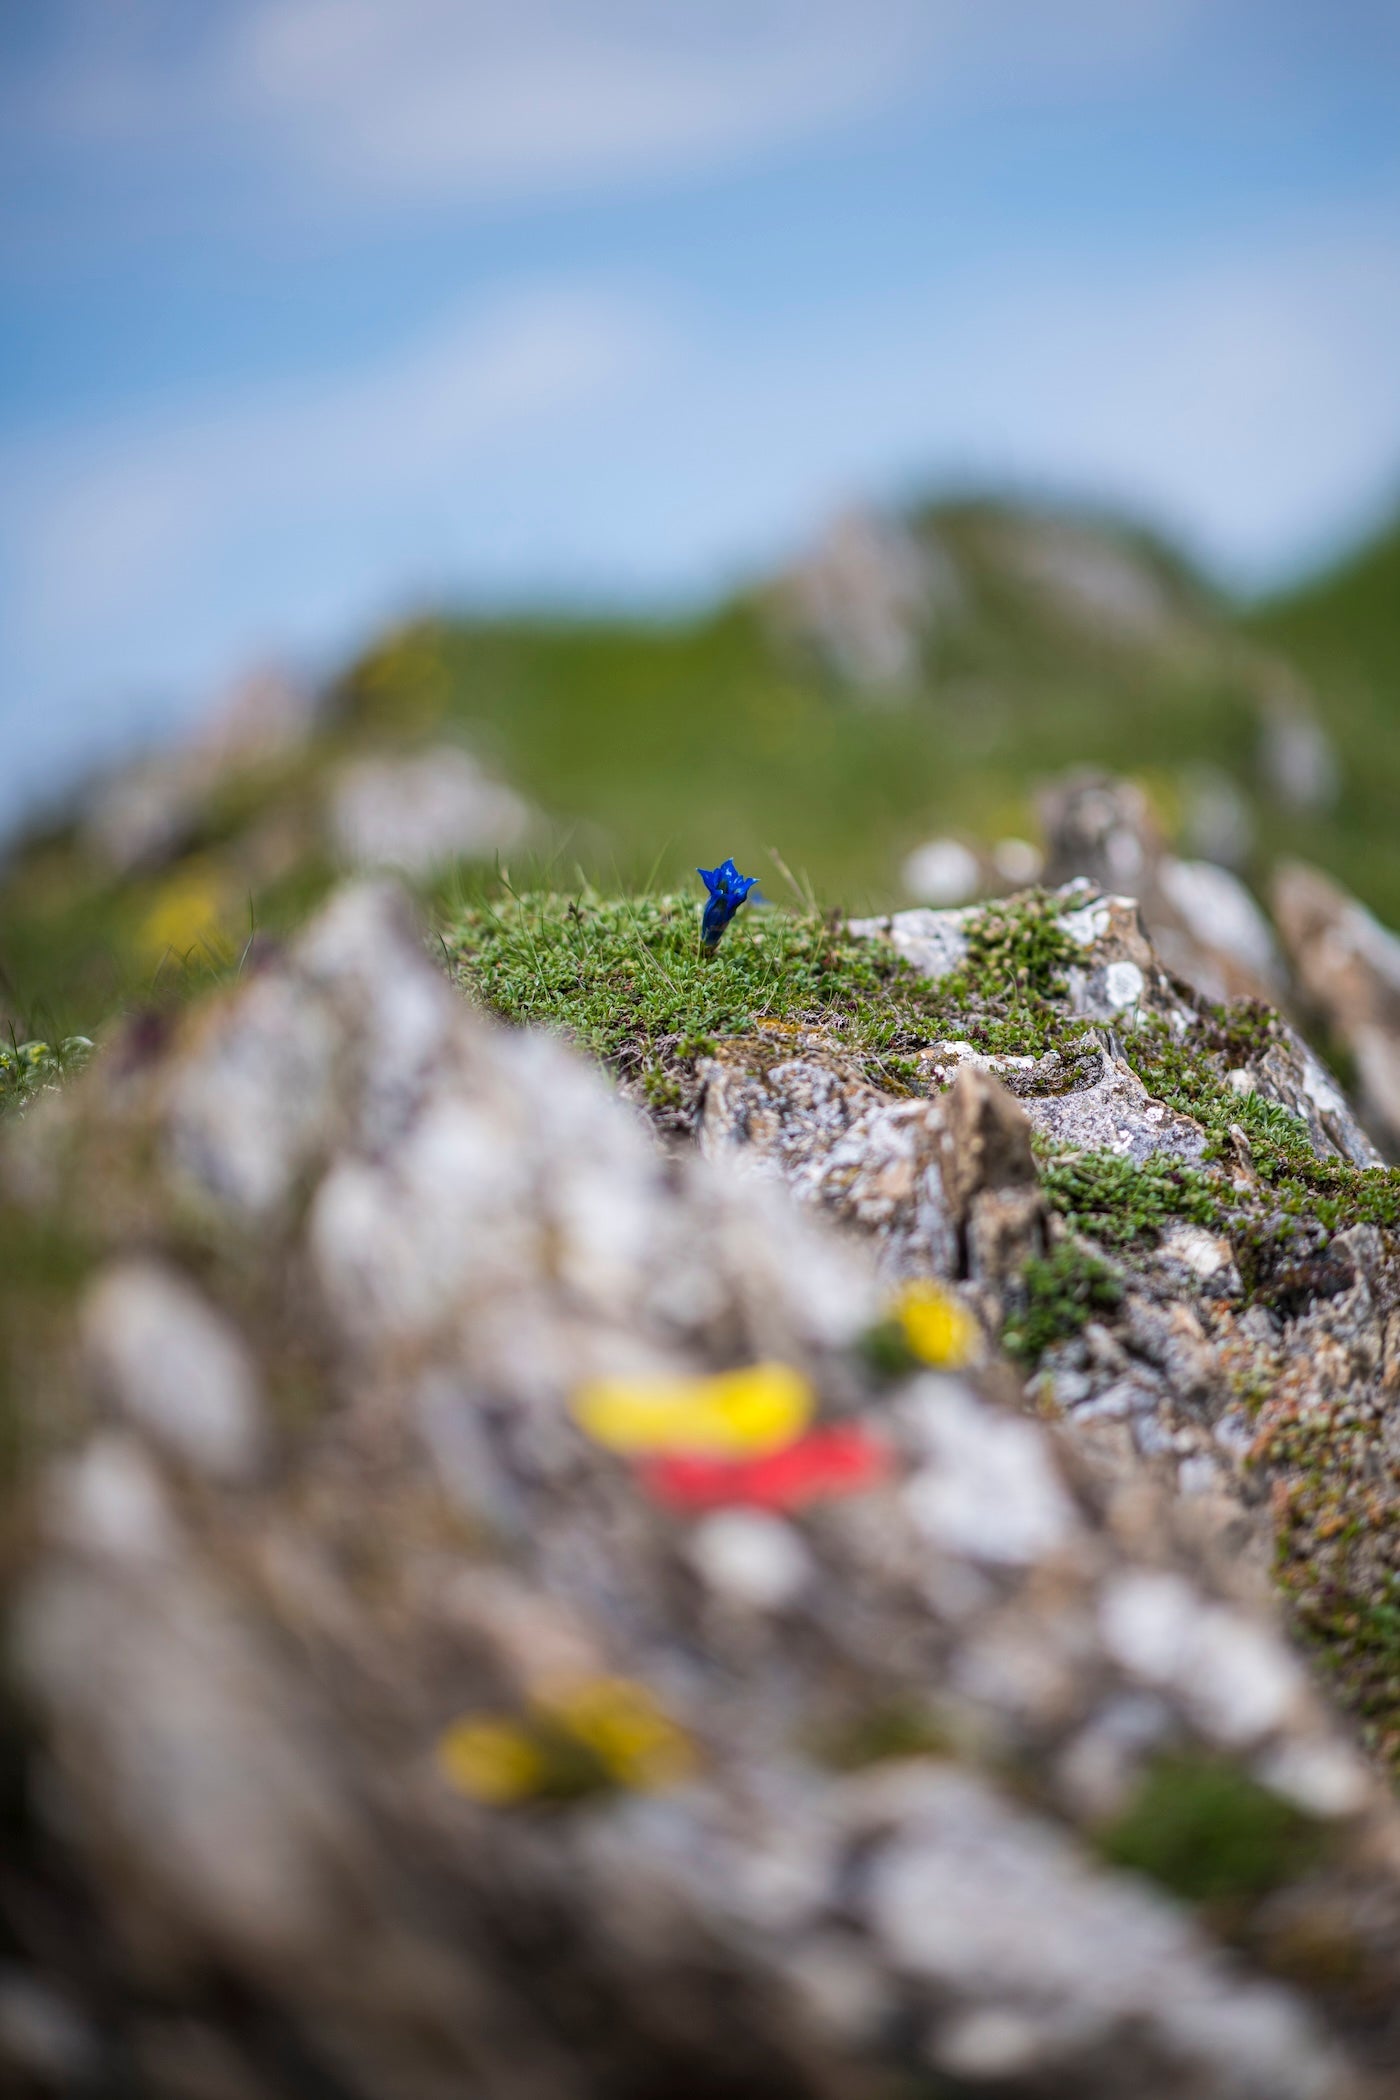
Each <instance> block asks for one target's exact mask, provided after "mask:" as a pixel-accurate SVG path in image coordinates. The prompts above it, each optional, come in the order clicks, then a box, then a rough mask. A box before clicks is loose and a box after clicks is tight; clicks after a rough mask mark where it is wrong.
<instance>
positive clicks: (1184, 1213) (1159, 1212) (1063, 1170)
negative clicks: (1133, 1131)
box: [1040, 1152, 1221, 1247]
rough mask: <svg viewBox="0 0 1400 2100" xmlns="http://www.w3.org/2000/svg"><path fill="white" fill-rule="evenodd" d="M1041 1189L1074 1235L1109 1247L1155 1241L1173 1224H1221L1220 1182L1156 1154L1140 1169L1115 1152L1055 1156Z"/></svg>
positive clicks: (1047, 1166) (1043, 1169)
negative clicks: (1182, 1220) (1188, 1221)
mask: <svg viewBox="0 0 1400 2100" xmlns="http://www.w3.org/2000/svg"><path fill="white" fill-rule="evenodd" d="M1040 1178H1041V1186H1042V1187H1043V1189H1044V1191H1045V1198H1046V1201H1047V1202H1048V1203H1049V1205H1050V1207H1051V1209H1052V1210H1056V1211H1058V1212H1059V1214H1060V1216H1061V1217H1062V1218H1063V1219H1064V1221H1065V1223H1066V1224H1067V1225H1068V1226H1069V1227H1070V1229H1071V1230H1072V1231H1074V1232H1082V1233H1087V1234H1088V1235H1089V1237H1090V1238H1091V1239H1095V1240H1098V1241H1099V1242H1100V1244H1101V1245H1103V1246H1105V1247H1128V1246H1131V1245H1132V1243H1133V1242H1134V1241H1135V1240H1141V1239H1155V1238H1156V1237H1157V1235H1158V1233H1160V1231H1161V1230H1162V1227H1163V1226H1164V1225H1165V1224H1167V1223H1168V1221H1169V1220H1170V1219H1172V1218H1189V1219H1191V1220H1192V1221H1193V1222H1194V1223H1196V1224H1198V1225H1215V1224H1218V1222H1219V1219H1220V1212H1221V1198H1220V1191H1219V1188H1218V1187H1217V1186H1216V1183H1217V1181H1218V1179H1219V1177H1218V1176H1213V1175H1211V1174H1208V1173H1204V1172H1202V1171H1201V1169H1199V1168H1197V1167H1192V1166H1189V1165H1187V1164H1186V1163H1185V1162H1184V1161H1182V1160H1179V1159H1175V1158H1173V1157H1172V1155H1171V1154H1169V1153H1155V1154H1153V1156H1152V1157H1151V1158H1149V1159H1145V1160H1143V1161H1142V1162H1141V1163H1138V1162H1137V1161H1135V1160H1131V1159H1125V1158H1124V1157H1122V1156H1121V1155H1120V1154H1119V1153H1116V1152H1062V1153H1053V1154H1051V1155H1050V1156H1049V1157H1048V1158H1047V1159H1046V1160H1045V1161H1044V1163H1043V1164H1042V1167H1041V1177H1040Z"/></svg>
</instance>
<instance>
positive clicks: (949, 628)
mask: <svg viewBox="0 0 1400 2100" xmlns="http://www.w3.org/2000/svg"><path fill="white" fill-rule="evenodd" d="M1398 623H1400V532H1391V533H1390V534H1388V535H1387V536H1386V537H1385V538H1384V539H1383V540H1381V541H1378V542H1377V543H1376V544H1375V546H1373V547H1372V548H1370V549H1369V550H1367V551H1366V553H1365V554H1363V555H1362V556H1359V557H1357V558H1356V559H1355V560H1354V561H1352V562H1351V563H1349V564H1347V565H1346V566H1345V567H1343V568H1341V569H1339V570H1337V571H1336V572H1335V573H1334V574H1332V575H1330V576H1327V577H1324V578H1322V579H1320V580H1319V581H1318V582H1317V583H1316V584H1315V585H1313V586H1310V587H1309V588H1308V589H1306V590H1303V591H1301V592H1299V593H1297V594H1296V595H1294V596H1293V597H1291V598H1289V599H1286V600H1281V601H1278V602H1276V603H1273V604H1270V605H1267V606H1264V607H1262V608H1259V609H1257V610H1254V611H1251V612H1250V613H1249V614H1248V615H1243V614H1241V613H1240V612H1239V611H1238V610H1237V609H1236V608H1233V607H1231V606H1230V605H1228V604H1227V603H1226V602H1225V601H1224V600H1223V599H1222V598H1221V597H1220V596H1219V594H1218V593H1216V592H1214V591H1213V590H1212V589H1211V587H1210V586H1209V584H1208V583H1207V582H1206V581H1204V580H1203V579H1202V578H1200V577H1199V576H1198V575H1196V574H1195V573H1193V572H1192V570H1191V569H1190V567H1189V565H1188V564H1186V563H1185V562H1184V561H1182V560H1181V558H1180V557H1179V556H1177V555H1176V554H1175V553H1174V552H1173V551H1172V550H1171V549H1170V548H1168V547H1166V546H1163V545H1162V544H1161V543H1160V542H1158V541H1155V540H1153V539H1152V538H1151V537H1149V536H1147V535H1144V534H1142V533H1139V532H1135V531H1133V530H1131V529H1129V528H1127V527H1125V526H1124V525H1122V524H1120V523H1118V522H1115V521H1114V520H1111V519H1104V518H1101V517H1096V516H1092V515H1077V516H1071V515H1066V514H1053V513H1049V512H1043V511H1034V510H1029V509H1026V508H1018V507H1015V506H1011V505H1006V504H1000V503H995V502H989V501H983V502H962V503H957V504H944V505H939V506H934V507H930V508H927V509H925V510H923V511H920V512H916V513H914V514H913V515H912V516H911V517H910V518H908V519H907V520H905V521H903V522H895V523H893V524H889V523H887V524H885V525H883V526H880V527H878V528H874V527H872V526H871V525H869V524H868V523H867V524H864V525H862V524H860V523H859V522H858V521H857V522H856V523H855V524H853V525H852V524H848V525H847V526H846V527H845V528H843V531H842V532H838V533H837V534H836V535H835V536H834V538H828V540H827V541H826V542H824V543H823V544H822V545H821V546H820V547H819V548H818V549H817V550H816V552H815V553H814V554H813V555H812V557H811V558H809V559H808V560H806V561H805V562H803V563H802V564H799V565H798V566H797V567H796V568H795V570H794V571H793V572H791V573H790V574H789V575H787V576H785V577H782V578H779V579H776V580H775V581H773V582H771V583H769V584H767V585H764V586H763V587H761V588H756V589H754V590H752V591H750V592H748V593H746V594H741V595H739V596H737V597H735V598H733V599H732V600H730V601H728V602H727V603H725V604H723V605H721V606H719V607H717V608H715V609H714V610H713V611H712V612H710V613H708V614H705V615H702V616H697V617H693V618H690V619H686V620H676V621H673V622H662V621H645V620H636V619H633V620H625V619H620V618H613V619H595V620H587V621H581V620H560V619H552V620H551V619H539V620H534V621H526V620H523V619H485V618H480V617H466V616H463V617H437V618H433V619H425V620H422V621H420V622H417V623H415V624H413V625H410V626H407V627H404V628H401V629H400V630H398V631H396V632H394V633H392V634H388V635H386V636H385V637H383V639H382V640H381V641H380V642H379V643H378V644H376V645H375V646H374V647H373V648H371V649H370V650H369V651H368V652H367V653H366V654H365V655H364V656H363V657H362V658H361V659H360V660H359V661H358V662H356V663H354V664H352V665H350V666H349V667H347V669H346V671H345V672H344V674H343V676H342V677H341V678H340V679H339V681H338V682H337V683H336V685H335V686H334V688H333V689H332V690H331V691H330V692H329V693H328V694H327V695H326V696H325V700H324V703H323V705H322V707H321V709H320V712H319V714H318V715H317V717H316V719H315V721H314V723H313V725H312V727H311V729H310V732H309V734H307V735H303V736H302V737H301V739H300V740H299V741H297V742H295V743H294V745H293V746H292V747H290V748H288V749H285V750H283V751H281V752H280V753H278V754H276V755H274V756H273V757H272V758H270V759H269V758H266V757H263V758H261V759H259V760H258V761H257V762H256V763H252V764H246V763H245V764H242V765H241V766H239V767H231V768H229V769H228V770H227V771H226V772H225V773H222V774H220V775H219V776H218V777H216V778H214V779H213V780H212V781H211V782H205V784H204V785H203V786H202V787H201V788H200V790H199V793H198V795H196V796H195V797H193V798H191V796H190V795H189V793H188V791H187V789H186V790H182V793H183V796H184V799H183V802H182V803H181V805H180V821H179V823H178V824H176V825H175V826H173V827H172V829H171V831H170V836H169V837H168V839H165V840H164V841H163V842H162V843H159V844H158V846H157V848H156V849H154V850H151V851H148V852H146V853H145V854H144V855H143V856H141V857H139V858H138V859H136V860H135V861H130V862H128V863H126V864H124V865H123V864H114V863H113V862H112V861H111V860H110V859H107V860H104V858H103V856H102V854H101V853H100V852H98V851H96V850H95V849H94V844H93V833H92V826H91V824H90V822H89V823H86V824H85V823H84V822H82V821H80V820H79V819H78V818H77V817H76V816H75V817H74V818H73V819H72V820H71V821H69V820H65V821H64V822H62V823H60V824H57V825H55V826H53V827H51V828H50V829H49V830H48V831H47V832H46V834H45V835H44V836H43V837H42V838H39V837H35V838H33V839H31V840H30V841H28V842H27V843H26V844H24V845H23V846H21V848H20V849H19V850H18V851H17V852H16V853H15V854H13V855H12V856H11V860H10V863H9V865H8V867H7V869H6V870H5V872H4V874H3V876H2V877H0V971H3V975H2V976H0V1026H9V1025H13V1027H14V1028H15V1030H16V1033H17V1034H18V1035H20V1036H23V1035H25V1034H33V1033H41V1034H43V1035H45V1036H46V1037H49V1036H52V1037H62V1036H64V1035H67V1034H71V1033H74V1032H81V1033H83V1034H91V1033H93V1032H94V1030H95V1028H96V1027H97V1026H98V1024H100V1022H101V1021H102V1019H103V1018H104V1017H105V1016H106V1015H107V1014H108V1013H109V1012H111V1011H112V1010H113V1009H114V1008H116V1007H119V1006H122V1005H127V1004H130V1003H132V1002H134V1001H143V1000H149V999H150V998H152V997H155V998H156V999H157V1000H160V999H164V998H167V997H178V996H179V994H180V992H181V990H182V988H183V986H184V985H185V984H186V982H187V981H189V979H190V978H191V977H193V978H195V979H199V978H202V977H203V976H206V975H207V974H208V973H209V971H210V970H215V971H217V970H222V969H227V968H230V967H235V966H236V965H237V962H238V959H239V957H240V956H241V955H242V952H243V950H244V948H245V946H246V943H247V939H248V935H249V931H250V929H251V928H257V929H258V930H260V931H261V932H264V933H270V934H272V935H275V934H276V932H277V931H278V930H279V928H280V927H282V926H285V925H287V924H289V923H291V922H292V921H294V920H295V919H296V918H297V917H298V916H299V915H300V914H301V913H302V912H303V911H304V910H305V908H306V906H307V905H308V903H309V902H310V901H311V900H312V899H313V898H314V897H315V896H316V895H317V894H318V893H319V892H320V890H321V889H323V888H324V886H325V884H326V883H327V882H328V881H329V880H331V879H332V877H333V875H334V873H335V872H336V865H337V855H336V852H335V850H334V848H333V847H332V845H331V844H330V843H329V841H328V835H327V825H326V815H325V812H326V807H327V802H328V788H329V783H330V782H331V781H332V780H333V779H334V778H335V777H336V774H337V769H338V768H341V767H343V766H344V765H345V764H346V763H347V762H349V761H353V760H355V759H357V758H358V759H365V758H366V757H370V758H372V757H374V756H375V755H381V756H382V755H386V754H387V755H392V754H394V753H396V752H398V753H402V752H404V751H411V750H414V749H418V748H421V747H433V746H439V745H441V744H443V743H454V742H456V743H461V744H463V745H465V746H466V747H467V748H468V749H470V750H471V751H472V752H474V753H475V754H476V755H477V756H478V757H479V758H480V759H481V760H482V762H483V763H484V764H485V765H486V766H487V767H489V768H491V769H493V770H494V771H496V772H497V773H499V774H500V775H501V777H503V778H504V779H506V780H508V781H509V782H510V783H512V785H514V786H515V787H516V788H517V789H519V790H520V791H521V792H522V793H524V794H525V795H526V796H528V798H529V799H530V801H531V803H532V804H533V805H534V807H535V809H536V810H537V812H538V813H539V818H538V821H537V823H536V826H535V828H534V831H533V833H532V835H531V837H530V839H529V842H528V844H527V845H525V846H521V847H518V848H516V849H515V850H513V851H512V852H511V854H509V855H508V856H507V858H508V862H509V873H510V877H511V880H512V881H513V882H514V883H516V884H521V883H525V882H528V883H530V884H531V885H533V886H536V887H538V886H540V885H541V884H542V883H547V884H549V885H552V886H554V887H568V886H571V885H573V884H576V883H577V882H578V881H579V880H580V878H581V877H583V878H586V879H588V880H591V881H593V882H596V883H597V884H598V885H599V886H601V887H603V888H605V889H607V890H609V891H616V890H618V889H631V888H636V887H640V886H643V885H645V884H646V883H647V882H648V881H651V882H654V883H656V884H659V885H662V886H667V887H676V886H678V885H681V884H685V883H690V882H693V870H694V868H695V866H696V864H697V863H701V862H703V863H704V864H705V865H707V866H708V865H711V864H713V862H714V861H715V860H716V859H718V858H721V857H723V856H724V855H726V854H732V855H733V856H734V857H735V858H736V859H737V860H738V862H739V864H740V866H741V867H743V868H745V869H746V870H748V871H749V872H754V873H758V874H759V875H760V876H761V877H762V878H763V880H764V882H765V884H766V886H767V887H768V888H769V889H770V890H771V891H772V892H773V893H774V894H775V895H781V894H783V882H782V879H781V878H780V877H779V876H778V874H777V873H776V871H775V870H774V868H773V864H772V862H771V860H770V858H769V849H770V848H775V849H777V851H778V852H779V853H780V854H781V856H782V858H783V860H784V862H785V864H786V866H787V867H788V868H790V869H792V870H793V871H795V873H796V875H797V878H798V880H799V882H800V883H801V884H802V885H803V886H804V888H805V887H808V886H810V891H811V893H812V894H814V895H815V897H816V898H817V899H818V900H819V901H820V902H821V903H823V904H826V903H837V902H839V903H840V904H842V905H843V906H845V907H846V908H847V909H850V910H857V909H864V908H888V907H891V906H895V905H898V904H900V903H904V902H908V901H909V898H908V896H907V895H906V893H905V892H904V890H903V888H902V884H901V876H900V869H901V864H902V861H903V859H904V857H905V856H906V854H907V853H908V852H909V850H910V849H911V848H912V847H913V846H915V845H916V844H918V843H919V842H920V841H922V840H925V839H927V838H929V837H930V836H933V835H938V834H945V833H951V834H955V835H957V836H960V837H962V838H964V839H966V840H967V841H969V842H970V843H973V844H977V843H979V842H980V843H981V844H984V845H985V844H988V843H990V842H991V841H993V840H995V839H997V838H999V837H1005V836H1007V835H1012V836H1020V837H1028V838H1031V839H1034V837H1035V813H1034V789H1035V786H1036V783H1037V782H1038V781H1040V780H1041V779H1043V778H1044V776H1045V775H1046V774H1048V773H1052V772H1054V771H1056V770H1059V769H1061V768H1063V767H1066V766H1068V765H1072V764H1093V765H1098V766H1103V767H1107V768H1110V769H1112V770H1114V771H1118V772H1124V773H1130V774H1132V775H1134V776H1136V777H1137V778H1138V779H1140V780H1142V781H1143V782H1144V783H1145V784H1146V785H1147V786H1148V788H1149V789H1150V791H1151V793H1152V795H1153V798H1154V801H1155V803H1156V806H1157V808H1158V811H1159V813H1160V816H1161V818H1162V821H1163V824H1164V826H1165V827H1166V828H1167V830H1168V831H1169V832H1174V833H1177V834H1178V835H1179V836H1181V837H1182V838H1183V841H1184V843H1185V845H1186V847H1187V849H1188V850H1194V849H1198V848H1199V846H1200V841H1199V839H1196V840H1193V838H1192V835H1191V823H1190V819H1191V812H1192V807H1193V798H1195V797H1197V796H1198V794H1199V789H1200V783H1201V781H1202V780H1203V779H1204V780H1206V781H1208V782H1209V783H1211V784H1212V785H1213V788H1214V791H1215V792H1216V794H1217V798H1218V796H1219V793H1220V791H1221V790H1222V789H1223V791H1224V793H1225V795H1226V797H1227V799H1230V798H1233V800H1234V802H1235V803H1236V804H1237V805H1238V806H1240V807H1241V808H1243V809H1244V811H1245V812H1246V814H1247V819H1248V823H1249V825H1250V826H1251V827H1252V830H1253V835H1254V845H1253V848H1252V853H1251V855H1250V857H1248V858H1247V859H1246V863H1245V873H1246V874H1247V875H1251V876H1253V877H1254V878H1255V879H1256V881H1259V882H1262V880H1263V879H1264V878H1265V877H1266V875H1267V871H1268V868H1269V867H1270V865H1271V864H1272V862H1273V860H1274V859H1275V858H1276V857H1277V856H1278V855H1279V854H1280V853H1284V852H1298V853H1302V854H1305V855H1306V856H1308V857H1309V858H1312V859H1314V860H1316V861H1318V862H1320V863H1321V864H1322V865H1324V866H1326V867H1329V868H1331V869H1333V870H1335V871H1336V872H1337V873H1338V874H1339V875H1340V876H1341V877H1342V879H1343V880H1345V881H1346V882H1348V883H1349V884H1350V885H1351V886H1353V887H1354V888H1355V889H1356V890H1357V891H1358V892H1359V893H1360V894H1361V895H1362V896H1363V897H1364V898H1365V899H1366V901H1367V902H1368V903H1370V904H1372V905H1373V906H1374V907H1375V908H1376V909H1377V910H1378V911H1379V912H1380V913H1381V914H1382V916H1385V917H1388V918H1389V919H1390V920H1391V921H1392V922H1394V923H1400V852H1397V846H1396V842H1395V832H1396V825H1395V822H1394V814H1395V811H1396V809H1397V808H1398V807H1400V689H1398V688H1397V673H1396V670H1395V665H1396V663H1397V661H1400V650H1397V646H1396V641H1397V624H1398ZM1300 696H1302V698H1301V702H1300ZM1300 704H1301V705H1302V706H1303V707H1304V709H1305V711H1306V710H1307V709H1309V708H1310V709H1311V710H1312V713H1313V715H1314V716H1315V717H1316V719H1317V720H1319V721H1320V722H1321V723H1322V725H1323V727H1324V729H1325V732H1326V736H1327V737H1328V738H1330V739H1331V743H1332V745H1333V747H1334V750H1335V754H1336V759H1337V761H1338V770H1339V776H1340V789H1339V795H1338V797H1337V799H1336V800H1335V801H1334V802H1331V803H1329V802H1328V800H1327V798H1326V797H1325V796H1323V797H1322V798H1321V800H1320V801H1319V802H1318V803H1317V806H1315V807H1312V808H1310V809H1309V808H1304V809H1299V808H1297V807H1295V806H1292V805H1290V803H1289V802H1288V800H1287V798H1286V797H1285V798H1280V796H1279V794H1278V793H1277V792H1276V789H1275V788H1274V787H1271V785H1270V779H1269V767H1268V764H1267V762H1266V761H1267V748H1266V747H1267V745H1268V739H1269V736H1270V734H1271V731H1270V728H1269V724H1270V721H1271V720H1272V719H1273V717H1274V715H1276V714H1277V711H1278V709H1279V707H1280V706H1282V707H1283V708H1284V709H1285V711H1287V709H1289V708H1295V709H1296V708H1297V707H1298V705H1300ZM461 884H462V878H461V876H460V874H459V873H458V871H455V870H448V871H446V872H445V875H444V879H443V881H442V882H441V883H440V884H439V885H438V896H439V901H445V900H446V899H447V898H448V897H449V896H450V895H451V894H453V893H454V892H456V891H459V890H460V888H461ZM696 889H697V897H698V885H696Z"/></svg>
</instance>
